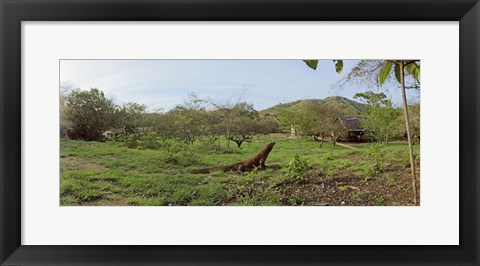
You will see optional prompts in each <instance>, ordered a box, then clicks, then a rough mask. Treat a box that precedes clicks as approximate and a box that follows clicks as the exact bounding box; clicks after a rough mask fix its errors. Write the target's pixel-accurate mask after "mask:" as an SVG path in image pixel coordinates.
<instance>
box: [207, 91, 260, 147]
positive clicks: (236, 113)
mask: <svg viewBox="0 0 480 266" xmlns="http://www.w3.org/2000/svg"><path fill="white" fill-rule="evenodd" d="M243 94H244V93H242V94H241V95H240V96H239V97H238V98H237V99H236V100H233V99H232V98H230V99H227V100H224V101H214V100H211V99H209V100H206V101H207V102H208V103H210V104H211V105H212V106H214V107H215V110H216V111H217V114H219V115H220V120H221V122H220V124H221V126H222V128H223V129H224V130H223V132H224V134H223V135H224V136H225V138H226V139H227V149H228V148H230V142H229V141H230V140H232V134H233V132H232V129H233V127H234V123H235V122H234V120H235V119H238V117H242V116H245V117H251V118H254V117H258V113H257V111H256V110H255V109H254V108H253V105H252V104H249V103H247V102H245V101H243ZM237 145H238V144H237Z"/></svg>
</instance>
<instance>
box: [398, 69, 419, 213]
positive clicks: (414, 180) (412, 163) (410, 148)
mask: <svg viewBox="0 0 480 266" xmlns="http://www.w3.org/2000/svg"><path fill="white" fill-rule="evenodd" d="M399 64H400V65H399V67H400V84H401V87H402V101H403V113H404V115H405V127H406V130H407V141H408V151H409V156H410V169H411V174H412V189H413V204H414V205H417V177H416V173H415V157H414V155H413V144H412V135H411V133H410V118H409V116H408V105H407V95H406V93H405V75H404V74H405V73H404V71H405V64H404V62H403V61H400V63H399Z"/></svg>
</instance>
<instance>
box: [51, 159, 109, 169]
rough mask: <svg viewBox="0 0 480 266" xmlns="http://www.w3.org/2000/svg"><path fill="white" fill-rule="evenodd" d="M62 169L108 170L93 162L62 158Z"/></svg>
mask: <svg viewBox="0 0 480 266" xmlns="http://www.w3.org/2000/svg"><path fill="white" fill-rule="evenodd" d="M60 167H61V168H63V169H68V170H83V169H96V170H107V169H108V168H106V167H105V166H103V165H99V164H97V163H95V162H94V161H93V160H91V159H90V160H89V159H84V158H79V157H67V158H60Z"/></svg>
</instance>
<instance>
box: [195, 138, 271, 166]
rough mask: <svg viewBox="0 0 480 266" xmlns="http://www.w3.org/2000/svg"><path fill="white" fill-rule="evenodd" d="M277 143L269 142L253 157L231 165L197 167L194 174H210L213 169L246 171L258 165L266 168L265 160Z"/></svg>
mask: <svg viewBox="0 0 480 266" xmlns="http://www.w3.org/2000/svg"><path fill="white" fill-rule="evenodd" d="M274 145H275V142H271V143H269V144H268V145H267V146H265V147H264V148H263V149H262V150H261V151H259V152H258V153H257V155H255V156H254V157H252V158H249V159H246V160H243V161H240V162H236V163H233V164H229V165H219V166H214V167H209V168H203V169H196V170H193V171H192V174H208V173H210V172H213V171H219V170H222V171H225V172H226V171H237V172H240V173H242V172H244V171H251V170H253V169H255V168H256V167H260V168H262V169H264V168H265V161H266V160H267V157H268V154H269V153H270V151H272V148H273V146H274Z"/></svg>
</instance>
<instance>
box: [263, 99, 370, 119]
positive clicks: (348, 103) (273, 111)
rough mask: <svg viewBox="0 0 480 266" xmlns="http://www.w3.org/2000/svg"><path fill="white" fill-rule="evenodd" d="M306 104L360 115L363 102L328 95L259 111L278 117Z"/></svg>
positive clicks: (340, 112) (341, 112)
mask: <svg viewBox="0 0 480 266" xmlns="http://www.w3.org/2000/svg"><path fill="white" fill-rule="evenodd" d="M305 106H325V107H329V108H331V109H333V110H335V111H336V112H337V113H338V115H359V114H360V112H361V111H362V109H363V104H362V103H359V102H356V101H354V100H350V99H347V98H345V97H340V96H332V97H327V98H325V99H323V100H322V99H306V100H298V101H294V102H290V103H281V104H277V105H275V106H272V107H270V108H267V109H265V110H262V111H259V114H260V115H261V116H268V115H270V116H274V117H277V116H278V115H279V114H280V113H282V112H283V111H284V110H290V111H295V110H299V109H302V108H303V107H305Z"/></svg>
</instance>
